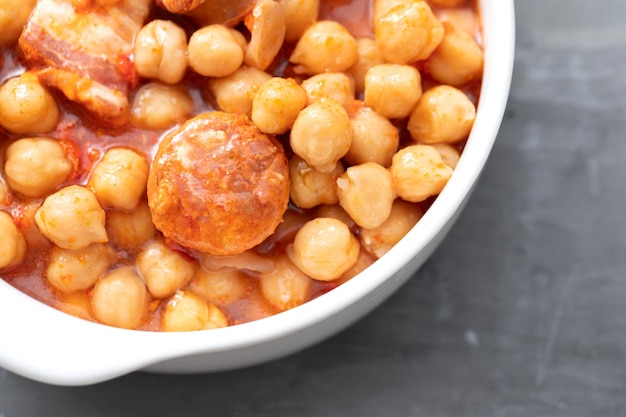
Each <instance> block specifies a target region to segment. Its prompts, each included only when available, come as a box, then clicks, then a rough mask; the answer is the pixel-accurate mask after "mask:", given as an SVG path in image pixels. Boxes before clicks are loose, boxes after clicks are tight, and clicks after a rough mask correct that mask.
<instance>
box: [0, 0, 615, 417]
mask: <svg viewBox="0 0 626 417" xmlns="http://www.w3.org/2000/svg"><path fill="white" fill-rule="evenodd" d="M516 7H517V17H518V23H517V24H518V35H517V36H518V49H517V58H516V70H515V75H514V81H513V87H512V94H511V99H510V102H509V107H508V110H507V114H506V117H505V120H504V123H503V126H502V129H501V133H500V136H499V139H498V142H497V144H496V147H495V149H494V152H493V155H492V158H491V159H490V162H489V164H488V166H487V169H486V172H485V174H484V176H483V178H482V182H481V183H480V185H479V187H478V188H477V190H476V193H475V194H474V196H473V198H472V200H471V201H470V203H469V205H468V207H467V210H466V211H465V212H464V214H463V215H462V217H461V218H460V220H459V222H458V223H457V225H456V226H455V228H454V229H453V231H452V233H451V234H450V235H449V237H448V238H447V239H446V240H445V241H444V243H443V244H442V246H441V247H440V249H439V250H438V251H437V252H436V253H435V255H434V256H433V257H432V259H431V260H430V261H429V262H427V264H426V265H425V266H424V268H423V269H422V270H421V271H420V272H419V273H418V274H417V275H416V276H415V277H414V278H413V279H412V280H411V281H410V282H409V283H408V284H407V285H406V286H405V287H403V288H402V290H401V291H400V292H398V293H397V294H395V295H394V296H393V297H392V298H391V299H390V300H389V301H388V302H386V303H385V304H384V305H383V306H382V307H381V308H379V309H377V310H376V311H375V312H374V313H372V314H370V315H369V316H367V317H366V318H364V319H363V320H362V321H360V322H359V323H357V324H356V325H354V326H353V327H351V328H349V329H348V330H347V331H345V332H343V333H341V334H339V335H338V336H336V337H334V338H332V339H331V340H329V341H327V342H325V343H322V344H320V345H318V346H316V347H313V348H311V349H309V350H306V351H304V352H302V353H300V354H297V355H294V356H291V357H289V358H286V359H283V360H280V361H276V362H273V363H269V364H266V365H262V366H258V367H255V368H251V369H246V370H241V371H236V372H228V373H221V374H213V375H200V376H162V375H151V374H143V373H137V374H133V375H129V376H127V377H123V378H120V379H118V380H115V381H111V382H107V383H104V384H100V385H95V386H90V387H82V388H60V387H51V386H46V385H43V384H38V383H35V382H31V381H28V380H25V379H23V378H20V377H18V376H15V375H13V374H10V373H7V372H4V371H2V370H0V417H20V416H35V415H46V416H84V415H93V416H109V415H120V416H131V415H132V416H164V415H215V416H221V417H228V416H248V415H255V416H268V417H270V416H271V417H280V416H428V417H432V416H482V417H485V416H569V417H574V416H590V415H594V416H626V395H625V393H626V302H625V300H626V241H625V236H626V223H625V222H624V219H623V218H624V214H625V213H626V172H625V169H624V166H625V164H624V158H625V156H626V140H625V139H626V138H625V136H626V133H625V131H626V121H625V120H626V118H625V117H624V116H626V99H625V95H624V92H625V91H626V77H624V75H623V74H626V29H625V28H626V26H624V23H623V19H624V17H625V16H626V2H624V1H623V0H600V1H589V0H518V1H516Z"/></svg>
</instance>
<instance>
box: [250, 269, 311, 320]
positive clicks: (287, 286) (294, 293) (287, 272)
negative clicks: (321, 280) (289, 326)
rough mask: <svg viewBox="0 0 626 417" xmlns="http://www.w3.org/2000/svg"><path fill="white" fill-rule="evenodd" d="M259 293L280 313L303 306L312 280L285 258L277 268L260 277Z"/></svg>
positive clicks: (308, 294)
mask: <svg viewBox="0 0 626 417" xmlns="http://www.w3.org/2000/svg"><path fill="white" fill-rule="evenodd" d="M259 283H260V285H261V292H262V293H263V296H264V297H265V298H266V299H267V301H269V303H270V304H271V305H273V306H274V307H276V308H278V309H279V310H281V311H285V310H289V309H292V308H294V307H297V306H299V305H301V304H303V303H304V302H305V301H307V300H308V299H309V298H310V293H311V287H312V283H313V280H312V279H311V278H310V277H308V276H307V275H306V274H305V273H304V272H302V271H301V270H300V269H298V268H297V267H296V266H295V265H294V264H293V263H292V262H291V261H290V260H289V258H287V257H286V256H283V257H281V258H280V260H279V262H278V264H277V268H276V269H275V270H273V271H271V272H268V273H266V274H263V275H261V277H260V279H259Z"/></svg>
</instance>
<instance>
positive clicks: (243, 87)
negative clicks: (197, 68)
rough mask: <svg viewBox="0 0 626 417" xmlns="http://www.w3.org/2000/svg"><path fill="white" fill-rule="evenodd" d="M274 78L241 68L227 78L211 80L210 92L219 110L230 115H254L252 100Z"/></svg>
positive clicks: (209, 84)
mask: <svg viewBox="0 0 626 417" xmlns="http://www.w3.org/2000/svg"><path fill="white" fill-rule="evenodd" d="M271 78H272V76H271V75H270V74H268V73H267V72H265V71H261V70H259V69H256V68H252V67H241V68H239V69H238V70H237V71H235V72H234V73H232V74H230V75H227V76H226V77H220V78H211V79H209V82H208V86H209V92H210V93H211V94H212V95H213V97H214V99H215V103H216V105H217V107H218V109H219V110H221V111H225V112H228V113H244V114H246V115H247V116H250V115H251V114H252V100H253V99H254V96H255V95H256V93H257V91H258V89H259V87H260V86H261V85H262V84H263V83H264V82H266V81H268V80H270V79H271Z"/></svg>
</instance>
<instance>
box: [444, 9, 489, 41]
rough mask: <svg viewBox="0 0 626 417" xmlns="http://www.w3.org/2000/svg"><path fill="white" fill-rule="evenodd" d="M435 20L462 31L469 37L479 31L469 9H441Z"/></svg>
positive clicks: (476, 21) (472, 12)
mask: <svg viewBox="0 0 626 417" xmlns="http://www.w3.org/2000/svg"><path fill="white" fill-rule="evenodd" d="M437 18H438V19H439V20H440V21H441V22H442V23H443V22H448V23H450V24H451V25H452V26H454V27H455V28H456V29H457V30H462V31H463V32H465V33H468V34H469V35H471V36H474V35H475V34H476V33H477V32H478V31H479V28H480V26H479V22H478V20H477V19H476V15H475V14H474V11H473V10H471V9H457V8H455V9H441V10H439V12H438V13H437Z"/></svg>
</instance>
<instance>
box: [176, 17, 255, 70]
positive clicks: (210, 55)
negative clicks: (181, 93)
mask: <svg viewBox="0 0 626 417" xmlns="http://www.w3.org/2000/svg"><path fill="white" fill-rule="evenodd" d="M188 51H189V66H191V68H193V70H194V71H196V72H197V73H198V74H200V75H204V76H206V77H223V76H226V75H229V74H232V73H233V72H235V71H236V70H237V68H239V67H240V66H241V64H242V62H243V57H244V51H243V49H242V47H241V44H240V43H239V39H238V38H237V37H235V36H234V35H233V33H232V31H231V30H229V29H228V28H227V27H226V26H222V25H218V24H214V25H209V26H205V27H203V28H201V29H198V30H197V31H195V32H194V33H193V34H192V35H191V38H190V39H189V46H188Z"/></svg>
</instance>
